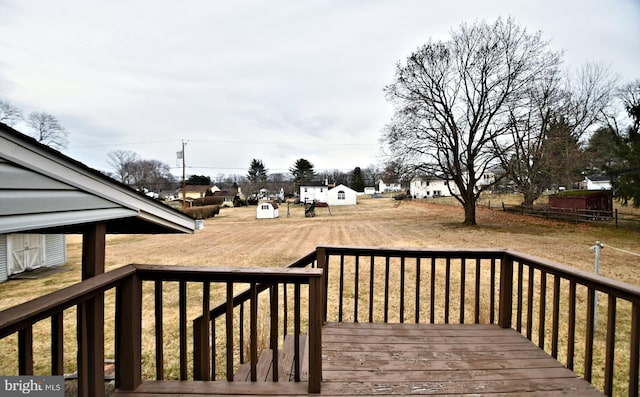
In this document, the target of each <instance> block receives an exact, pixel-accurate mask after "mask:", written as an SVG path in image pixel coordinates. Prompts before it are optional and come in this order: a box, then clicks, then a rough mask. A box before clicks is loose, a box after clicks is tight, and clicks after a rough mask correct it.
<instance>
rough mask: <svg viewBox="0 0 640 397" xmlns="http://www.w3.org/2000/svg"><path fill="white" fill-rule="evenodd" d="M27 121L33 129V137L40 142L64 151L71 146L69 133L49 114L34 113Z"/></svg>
mask: <svg viewBox="0 0 640 397" xmlns="http://www.w3.org/2000/svg"><path fill="white" fill-rule="evenodd" d="M26 121H27V125H28V126H29V127H30V128H31V136H32V137H33V138H34V139H36V140H37V141H38V142H40V143H42V144H45V145H48V146H50V147H52V148H54V149H56V150H61V149H64V148H66V147H67V145H68V144H69V140H68V139H67V136H68V135H69V132H68V131H67V130H65V129H64V127H62V125H60V122H59V121H58V119H57V118H55V117H54V116H52V115H50V114H49V113H44V112H33V113H31V114H29V117H28V118H27V120H26Z"/></svg>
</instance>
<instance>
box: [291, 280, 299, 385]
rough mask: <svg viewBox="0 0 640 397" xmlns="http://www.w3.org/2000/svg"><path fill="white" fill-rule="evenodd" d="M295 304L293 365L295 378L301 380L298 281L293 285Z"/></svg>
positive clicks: (297, 380)
mask: <svg viewBox="0 0 640 397" xmlns="http://www.w3.org/2000/svg"><path fill="white" fill-rule="evenodd" d="M293 291H294V292H293V293H294V298H293V300H294V306H293V344H294V348H293V351H294V353H293V365H294V367H295V368H294V380H295V381H296V382H300V284H298V283H297V282H296V283H295V284H294V286H293Z"/></svg>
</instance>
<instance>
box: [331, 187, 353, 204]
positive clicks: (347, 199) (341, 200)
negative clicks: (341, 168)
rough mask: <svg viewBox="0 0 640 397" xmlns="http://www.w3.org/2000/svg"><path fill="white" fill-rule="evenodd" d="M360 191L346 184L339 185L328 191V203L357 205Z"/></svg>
mask: <svg viewBox="0 0 640 397" xmlns="http://www.w3.org/2000/svg"><path fill="white" fill-rule="evenodd" d="M357 195H358V193H357V192H356V191H355V190H353V189H351V188H350V187H347V186H345V185H342V184H340V185H338V186H336V187H334V188H331V189H329V191H328V192H327V204H329V205H330V206H333V205H356V197H357Z"/></svg>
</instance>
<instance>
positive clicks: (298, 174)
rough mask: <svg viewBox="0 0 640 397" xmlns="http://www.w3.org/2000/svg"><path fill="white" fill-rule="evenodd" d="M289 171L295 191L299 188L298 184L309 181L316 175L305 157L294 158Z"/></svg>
mask: <svg viewBox="0 0 640 397" xmlns="http://www.w3.org/2000/svg"><path fill="white" fill-rule="evenodd" d="M289 172H291V175H292V176H293V184H294V190H295V191H296V192H297V191H299V190H300V184H302V183H305V182H311V181H312V180H313V179H314V178H315V177H316V173H315V171H314V169H313V164H312V163H311V162H309V160H307V159H298V160H296V162H295V164H294V165H293V167H291V168H289Z"/></svg>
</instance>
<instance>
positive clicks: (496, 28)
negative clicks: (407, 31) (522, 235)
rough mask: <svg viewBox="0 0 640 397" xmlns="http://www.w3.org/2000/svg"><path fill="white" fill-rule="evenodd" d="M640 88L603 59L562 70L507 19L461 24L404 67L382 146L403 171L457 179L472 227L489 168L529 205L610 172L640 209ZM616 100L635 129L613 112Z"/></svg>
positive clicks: (392, 91) (617, 190)
mask: <svg viewBox="0 0 640 397" xmlns="http://www.w3.org/2000/svg"><path fill="white" fill-rule="evenodd" d="M639 85H640V84H639V83H638V81H636V82H633V83H629V84H626V85H623V86H622V87H621V88H618V85H617V82H616V80H615V79H614V78H612V77H611V76H610V74H609V72H608V69H607V68H606V67H604V66H602V65H598V64H587V65H584V66H582V67H581V68H579V69H578V70H577V71H573V72H571V71H567V70H565V69H563V56H562V53H561V52H558V51H553V50H551V49H550V47H549V42H548V41H546V40H545V39H544V38H543V36H542V33H541V32H535V33H530V32H528V31H527V30H526V29H525V28H523V27H521V26H519V25H518V24H516V23H515V21H514V20H513V19H511V18H509V19H506V20H504V19H502V18H498V19H497V20H496V21H494V22H491V23H489V22H486V21H480V22H476V23H474V24H462V25H460V26H459V27H458V28H457V29H456V30H453V31H452V32H451V38H450V39H448V40H439V41H435V40H429V41H428V42H427V43H426V44H424V45H422V46H420V47H418V49H416V50H415V51H414V52H413V53H411V54H410V55H409V56H408V57H407V58H406V59H405V60H404V61H402V62H399V63H398V64H397V66H396V72H395V77H394V80H393V82H392V83H391V84H389V85H388V86H386V87H385V89H384V92H385V95H386V98H387V100H388V101H389V102H390V103H391V104H392V105H393V106H394V115H393V118H392V120H391V121H390V122H389V123H388V125H387V126H386V127H385V130H384V132H383V134H382V139H381V140H382V142H383V144H384V145H385V148H386V149H387V150H388V154H389V158H390V159H393V161H394V162H396V163H397V164H400V165H401V168H402V170H403V172H404V173H407V174H415V173H423V174H426V175H430V176H435V177H440V178H444V179H447V180H450V181H453V184H454V185H455V189H451V193H452V195H453V196H454V197H455V198H456V199H457V200H458V201H459V202H460V203H461V204H462V205H463V207H464V209H465V216H464V223H465V224H469V225H473V224H475V223H476V214H475V208H476V202H477V200H478V198H479V196H480V194H481V193H482V191H483V190H486V189H489V188H491V186H490V185H482V184H479V183H478V182H479V181H480V178H482V176H483V175H484V174H485V172H487V171H490V170H495V171H497V172H496V176H497V178H496V183H500V182H501V180H508V181H510V183H512V184H513V185H514V187H515V188H516V190H517V191H518V192H521V193H522V194H523V195H524V203H523V204H524V205H532V204H533V202H534V201H535V200H536V199H537V198H538V197H540V195H541V194H542V193H543V192H544V191H545V190H547V189H549V188H552V187H553V186H554V184H555V185H562V186H567V187H568V188H571V187H572V185H573V182H574V181H575V180H576V178H577V177H578V176H579V175H580V174H581V173H583V172H591V173H600V174H606V175H609V176H610V177H611V178H612V183H613V186H614V195H615V196H616V197H618V198H621V199H623V200H627V201H632V202H633V203H634V205H636V206H638V205H640V200H638V189H639V187H638V186H639V184H638V171H639V167H638V165H639V164H638V149H639V144H638V138H637V135H638V133H637V131H638V121H637V119H638V116H637V113H638V103H639V102H638V98H639V97H640V87H639ZM620 103H622V104H623V107H624V109H626V113H627V116H628V118H627V119H626V120H629V119H631V122H630V123H629V122H628V121H623V119H622V118H620V117H619V116H617V110H618V109H619V108H620V106H619V104H620ZM597 128H600V129H599V130H598V132H597V133H595V134H593V135H591V133H592V131H593V130H594V129H597ZM589 138H591V139H589ZM605 148H609V149H610V150H609V151H608V152H606V153H602V152H603V151H606V150H605ZM592 152H596V153H599V154H600V157H597V156H595V157H594V156H591V157H590V156H588V153H592Z"/></svg>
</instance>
